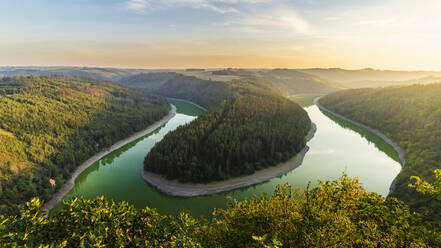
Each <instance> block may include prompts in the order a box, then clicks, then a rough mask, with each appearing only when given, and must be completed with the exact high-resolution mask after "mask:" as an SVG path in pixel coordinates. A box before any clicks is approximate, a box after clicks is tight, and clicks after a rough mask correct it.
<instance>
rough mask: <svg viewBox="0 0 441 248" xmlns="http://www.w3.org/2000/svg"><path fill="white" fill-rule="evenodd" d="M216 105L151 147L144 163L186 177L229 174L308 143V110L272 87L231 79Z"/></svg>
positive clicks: (243, 171) (169, 175) (205, 178)
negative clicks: (226, 94)
mask: <svg viewBox="0 0 441 248" xmlns="http://www.w3.org/2000/svg"><path fill="white" fill-rule="evenodd" d="M231 89H232V90H231V92H232V93H231V96H229V97H228V98H226V99H225V100H224V101H223V102H222V104H221V105H220V106H219V107H217V108H216V109H214V110H212V111H210V112H208V113H206V114H204V115H202V116H201V117H199V118H198V119H197V120H195V121H193V122H191V123H189V124H187V125H185V126H181V127H178V128H177V129H176V130H175V131H172V132H170V133H169V134H167V135H166V136H165V137H164V139H162V140H161V141H160V142H159V143H157V144H156V145H155V147H153V148H152V150H151V151H150V152H149V154H148V155H147V157H146V159H145V161H144V168H145V169H146V170H147V171H151V172H154V173H157V174H161V175H164V176H166V177H167V178H168V179H179V180H180V181H182V182H189V181H190V182H209V181H214V180H224V179H227V178H229V177H235V176H240V175H245V174H252V173H253V172H254V171H255V170H258V169H261V168H265V167H268V166H272V165H275V164H277V163H279V162H283V161H286V160H288V159H289V158H291V157H292V156H294V155H295V154H297V153H298V152H299V151H300V150H302V149H303V147H304V146H305V144H306V141H305V137H306V135H307V133H308V131H309V130H310V128H311V120H310V119H309V117H308V115H307V113H306V112H305V111H304V110H303V109H302V108H301V107H300V106H299V105H297V104H296V103H294V102H292V101H290V100H288V99H286V98H284V97H282V96H280V95H278V94H276V93H275V92H273V91H272V90H271V89H269V88H267V87H265V86H262V85H260V84H256V83H255V82H253V81H248V80H235V81H232V83H231Z"/></svg>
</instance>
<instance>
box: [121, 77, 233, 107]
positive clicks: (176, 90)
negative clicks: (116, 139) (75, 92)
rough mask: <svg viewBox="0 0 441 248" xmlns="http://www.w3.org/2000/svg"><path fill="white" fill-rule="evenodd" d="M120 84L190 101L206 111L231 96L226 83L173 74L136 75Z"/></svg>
mask: <svg viewBox="0 0 441 248" xmlns="http://www.w3.org/2000/svg"><path fill="white" fill-rule="evenodd" d="M120 82H121V83H123V84H126V85H128V86H131V87H134V88H138V89H141V90H144V91H147V92H152V93H155V94H159V95H162V96H166V97H172V98H180V99H185V100H188V101H192V102H195V103H197V104H199V105H201V106H203V107H205V108H207V109H212V108H214V107H216V106H217V105H218V104H220V103H221V102H222V101H223V100H225V99H226V98H228V97H229V95H230V94H231V87H230V84H228V83H223V82H217V81H211V80H204V79H200V78H196V77H192V76H185V75H182V74H178V73H175V72H164V73H144V74H138V75H134V76H130V77H125V78H122V79H121V80H120Z"/></svg>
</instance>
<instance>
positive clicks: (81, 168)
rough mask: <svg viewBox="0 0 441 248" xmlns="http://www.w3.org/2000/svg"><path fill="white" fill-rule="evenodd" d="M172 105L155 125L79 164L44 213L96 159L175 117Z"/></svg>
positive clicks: (61, 197)
mask: <svg viewBox="0 0 441 248" xmlns="http://www.w3.org/2000/svg"><path fill="white" fill-rule="evenodd" d="M170 106H171V110H170V112H169V113H168V114H167V116H165V117H163V118H162V119H161V120H159V121H157V122H156V123H154V124H153V125H150V126H149V127H148V128H146V129H144V130H142V131H139V132H137V133H135V134H133V135H132V136H130V137H128V138H126V139H123V140H120V141H118V142H117V143H115V144H113V145H112V146H111V147H110V148H107V149H106V150H103V151H101V152H100V153H97V154H95V155H94V156H93V157H91V158H89V159H88V160H87V161H85V162H84V163H82V164H81V165H80V166H78V167H77V169H76V170H75V171H74V172H73V173H72V176H71V178H70V179H69V181H67V182H66V183H65V184H64V185H63V187H62V188H61V189H60V190H59V191H58V192H57V193H56V194H55V195H54V196H53V197H52V198H51V199H50V200H49V201H48V202H47V203H46V205H45V206H44V207H43V213H44V215H45V216H47V215H49V212H50V211H51V209H52V208H54V207H55V206H56V205H58V204H59V203H60V202H61V201H62V199H63V198H64V196H65V195H66V194H68V193H69V192H70V191H71V190H72V188H73V187H74V186H75V180H76V178H77V177H78V176H79V175H80V174H81V173H82V172H83V171H84V170H86V169H87V168H88V167H89V166H91V165H92V164H94V163H95V162H96V161H98V160H100V159H101V158H103V157H104V156H106V155H107V154H109V153H111V152H113V151H115V150H117V149H119V148H121V147H123V146H125V145H127V144H128V143H130V142H133V141H135V140H137V139H139V138H142V137H144V136H146V135H147V134H149V133H151V132H153V131H155V130H156V129H158V128H159V127H161V126H162V125H164V124H165V123H167V122H168V121H169V120H170V119H171V118H173V117H174V116H175V115H176V107H175V106H174V105H173V104H170Z"/></svg>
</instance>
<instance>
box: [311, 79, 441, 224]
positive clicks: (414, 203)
mask: <svg viewBox="0 0 441 248" xmlns="http://www.w3.org/2000/svg"><path fill="white" fill-rule="evenodd" d="M440 95H441V84H430V85H413V86H400V87H388V88H378V89H356V90H345V91H341V92H337V93H333V94H331V95H328V96H325V97H323V98H322V99H320V103H321V104H322V105H324V106H325V107H327V108H329V109H331V110H332V111H335V112H337V113H339V114H342V115H344V116H346V117H348V118H350V119H353V120H355V121H358V122H361V123H363V124H366V125H368V126H370V127H373V128H375V129H378V130H380V131H381V132H383V133H384V134H385V135H386V136H387V137H389V138H391V139H392V140H393V141H395V142H396V143H397V144H398V145H399V146H400V147H401V148H403V149H404V151H405V153H406V157H407V161H408V162H407V164H406V166H405V167H404V168H403V169H402V171H401V172H400V174H399V175H398V177H397V179H396V188H395V191H394V192H393V193H392V196H396V197H398V198H400V199H402V200H405V201H406V202H407V203H408V204H409V205H410V206H411V207H412V208H414V209H417V208H422V207H426V206H429V208H430V209H431V210H432V212H431V217H432V218H434V219H439V218H440V216H441V205H440V203H439V202H434V201H431V200H430V199H428V198H426V197H422V196H420V195H419V194H417V193H416V192H415V191H414V190H413V189H410V188H408V184H409V183H410V180H409V178H410V176H419V177H421V178H423V179H425V180H428V181H431V182H433V179H434V176H433V171H434V170H435V169H437V168H441V129H440V126H441V98H440V97H439V96H440Z"/></svg>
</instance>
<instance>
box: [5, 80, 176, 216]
mask: <svg viewBox="0 0 441 248" xmlns="http://www.w3.org/2000/svg"><path fill="white" fill-rule="evenodd" d="M168 111H169V105H168V104H167V102H166V101H165V100H164V99H162V98H159V97H156V96H152V95H148V94H145V93H140V92H137V91H135V90H132V89H129V88H127V87H125V86H121V85H118V84H114V83H110V82H105V81H99V80H94V79H85V78H73V77H63V76H47V77H43V76H42V77H31V76H28V77H11V78H3V79H1V80H0V130H3V132H0V150H1V154H0V210H2V211H5V210H12V209H14V208H15V206H16V205H17V204H20V203H24V202H26V201H28V200H29V199H31V198H32V197H35V196H39V197H41V198H42V199H45V200H46V199H48V198H49V196H50V195H51V194H52V193H53V192H54V191H56V190H57V189H58V187H60V186H62V185H63V183H64V182H65V181H66V180H67V179H68V178H69V177H70V174H71V172H72V171H73V170H74V169H75V168H76V166H78V165H79V164H81V163H82V162H83V161H85V160H86V159H88V158H89V157H91V156H92V155H93V154H95V153H97V152H98V151H100V150H102V149H104V148H106V147H109V146H110V145H112V144H113V143H115V142H116V141H118V140H120V139H122V138H125V137H127V136H129V135H131V134H133V133H134V132H136V131H140V130H142V129H144V128H146V127H147V126H148V125H150V124H152V123H154V122H155V121H157V120H159V119H160V118H162V117H163V116H164V115H166V114H167V112H168ZM2 133H3V134H2ZM4 133H7V134H8V135H4ZM50 178H53V179H55V182H56V186H55V187H52V186H51V185H50V184H49V179H50Z"/></svg>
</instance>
